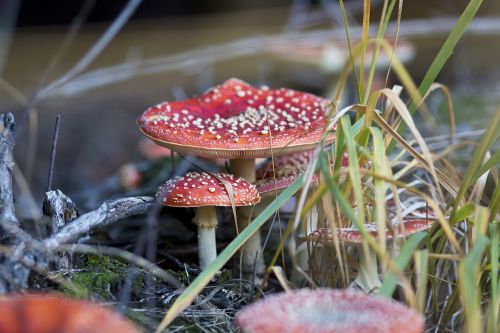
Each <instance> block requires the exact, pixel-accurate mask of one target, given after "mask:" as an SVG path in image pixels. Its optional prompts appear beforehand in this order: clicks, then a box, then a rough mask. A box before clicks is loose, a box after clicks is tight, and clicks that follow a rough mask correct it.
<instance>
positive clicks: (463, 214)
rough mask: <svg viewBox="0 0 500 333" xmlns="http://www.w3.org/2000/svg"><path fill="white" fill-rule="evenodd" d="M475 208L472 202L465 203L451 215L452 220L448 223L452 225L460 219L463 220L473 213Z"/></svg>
mask: <svg viewBox="0 0 500 333" xmlns="http://www.w3.org/2000/svg"><path fill="white" fill-rule="evenodd" d="M475 208H476V206H475V205H474V203H472V202H469V203H467V204H465V205H464V206H463V207H461V208H460V209H459V210H457V212H456V214H455V216H454V217H453V220H450V224H452V225H454V224H456V223H458V222H460V221H463V220H465V219H466V218H469V217H470V216H471V215H472V214H473V213H474V209H475Z"/></svg>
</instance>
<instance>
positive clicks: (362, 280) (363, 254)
mask: <svg viewBox="0 0 500 333" xmlns="http://www.w3.org/2000/svg"><path fill="white" fill-rule="evenodd" d="M358 250H359V251H358V252H359V272H358V276H357V277H356V279H355V280H354V283H355V284H357V285H358V286H359V287H361V289H363V291H364V292H366V293H371V292H373V291H374V290H377V289H379V288H380V286H381V285H382V283H381V282H380V278H379V276H378V266H377V255H376V254H375V252H373V251H371V250H370V249H369V248H368V246H360V247H359V248H358Z"/></svg>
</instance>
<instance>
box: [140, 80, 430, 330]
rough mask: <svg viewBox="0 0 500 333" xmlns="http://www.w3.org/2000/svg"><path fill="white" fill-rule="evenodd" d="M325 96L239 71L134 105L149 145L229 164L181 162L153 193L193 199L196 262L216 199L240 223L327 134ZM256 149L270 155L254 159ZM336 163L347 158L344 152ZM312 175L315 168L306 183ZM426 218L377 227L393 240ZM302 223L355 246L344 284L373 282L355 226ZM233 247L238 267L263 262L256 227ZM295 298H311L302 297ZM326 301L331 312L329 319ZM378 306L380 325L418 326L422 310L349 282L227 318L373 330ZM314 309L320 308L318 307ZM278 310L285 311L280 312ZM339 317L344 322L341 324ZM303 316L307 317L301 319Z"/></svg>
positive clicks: (186, 201) (248, 326)
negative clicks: (212, 167) (261, 83)
mask: <svg viewBox="0 0 500 333" xmlns="http://www.w3.org/2000/svg"><path fill="white" fill-rule="evenodd" d="M327 105H328V101H327V100H325V99H323V98H321V97H318V96H315V95H312V94H308V93H303V92H299V91H294V90H291V89H284V88H282V89H276V90H273V89H269V88H267V87H263V88H260V89H259V88H255V87H252V86H250V85H248V84H247V83H245V82H243V81H241V80H238V79H230V80H228V81H226V82H224V83H223V84H222V85H220V86H217V87H215V88H212V89H210V90H208V91H207V92H205V93H204V94H202V95H201V96H199V97H197V98H192V99H189V100H184V101H176V102H164V103H161V104H158V105H156V106H153V107H151V108H149V109H147V110H146V111H145V112H144V113H143V114H142V115H141V117H140V118H139V119H138V124H139V128H140V130H141V131H142V132H143V133H144V134H145V135H146V136H147V137H149V138H150V139H152V140H153V141H154V142H155V143H157V144H158V145H161V146H163V147H166V148H169V149H171V150H172V151H175V152H177V153H179V154H189V155H197V156H199V157H203V158H209V159H214V160H215V159H227V160H229V161H230V170H231V172H232V174H225V173H207V172H190V173H188V174H186V175H184V176H182V177H176V178H174V179H171V180H169V181H167V182H166V183H165V184H164V185H163V186H162V187H161V188H160V189H159V191H158V194H157V195H158V197H159V199H160V201H161V202H162V203H163V204H164V205H166V206H172V207H196V208H197V211H196V215H195V218H194V221H193V222H194V223H196V225H197V226H198V249H199V263H200V266H201V268H202V269H204V268H206V267H207V266H208V265H209V264H210V263H211V262H212V261H213V260H215V258H216V256H217V252H216V244H215V228H216V226H217V215H216V212H215V207H216V206H233V207H236V217H237V226H238V229H239V230H240V231H241V230H243V229H244V228H245V227H247V225H248V224H249V223H250V221H251V219H252V215H253V214H254V211H259V208H258V207H257V209H255V207H254V206H255V205H257V204H258V203H259V202H260V201H261V198H262V199H264V200H265V199H266V198H269V197H270V194H272V195H273V197H274V196H275V195H276V194H277V193H278V192H279V191H281V190H283V189H285V188H286V187H287V186H289V185H290V184H291V183H292V182H294V181H295V180H296V179H297V178H298V177H299V175H300V174H301V173H302V172H303V171H304V170H305V169H306V167H307V165H308V164H309V163H310V161H311V158H312V156H313V154H312V149H313V148H314V147H315V146H316V145H317V144H318V142H319V141H320V140H321V138H322V137H323V136H325V137H326V143H330V142H333V141H334V138H335V134H334V132H333V131H332V132H329V133H326V135H325V128H326V126H325V125H326V121H327V119H326V115H327ZM257 158H268V159H269V158H272V159H270V160H269V162H265V163H262V164H260V166H259V167H258V168H257V167H256V163H255V160H256V159H257ZM342 165H343V166H347V156H345V157H344V159H343V161H342ZM317 181H318V178H317V177H316V176H314V177H313V178H312V183H313V184H314V183H317ZM431 224H432V221H430V220H427V219H425V220H408V221H404V222H403V223H400V224H399V225H395V226H392V230H391V231H385V238H386V239H387V241H392V240H393V239H394V238H401V237H407V236H409V235H411V234H413V233H415V232H418V231H422V230H426V229H428V228H429V227H430V226H431ZM366 227H367V229H368V231H369V233H370V234H371V235H372V236H373V237H377V236H378V234H379V232H377V230H376V224H371V225H367V226H366ZM303 229H304V232H303V234H301V235H300V236H301V238H302V239H303V240H306V241H309V242H315V243H318V244H320V245H322V246H329V245H331V244H332V243H334V242H337V241H338V242H341V243H344V244H346V245H350V246H354V247H357V248H358V253H359V261H360V262H359V270H358V274H357V277H356V279H355V280H354V282H353V284H354V285H355V286H356V289H362V290H363V291H364V292H365V293H370V292H373V291H374V290H376V289H377V288H378V287H380V284H381V283H380V279H379V276H378V268H377V258H376V256H375V255H374V254H373V252H370V251H366V249H364V248H363V247H362V246H361V245H362V237H361V234H360V232H359V231H358V230H356V229H353V228H330V227H323V228H322V227H321V226H320V225H319V224H317V223H312V224H310V225H308V226H306V227H304V228H303ZM242 251H243V253H242V267H241V269H242V272H243V274H244V276H247V277H248V276H252V274H255V273H257V274H259V273H262V272H263V271H264V268H265V264H264V260H263V256H262V247H261V239H260V235H259V234H258V233H257V234H256V235H254V236H253V237H252V238H251V239H249V240H248V242H247V243H246V244H245V245H244V247H243V250H242ZM299 257H300V254H297V262H298V265H299V268H300V269H302V270H305V271H307V270H308V259H309V258H307V257H306V258H305V259H304V260H299ZM292 281H293V276H292ZM304 300H310V302H305V303H304ZM307 306H310V307H311V309H310V310H311V312H309V311H303V308H304V307H307ZM332 307H333V308H335V309H336V311H338V316H339V317H338V318H333V319H335V320H333V321H332V317H331V314H332V310H331V309H332ZM382 308H387V309H388V311H392V312H391V313H393V314H394V313H398V316H399V317H398V318H397V319H396V320H392V321H391V320H385V319H384V320H385V321H384V323H385V324H384V325H385V326H384V327H385V328H384V329H383V330H381V332H382V331H383V332H399V331H400V330H401V328H402V327H404V323H405V322H406V320H407V319H408V320H410V319H411V320H413V322H414V323H415V324H414V325H415V330H414V332H421V331H422V329H423V319H422V318H421V316H419V315H418V314H416V313H414V312H413V311H411V310H408V309H406V308H404V307H403V306H402V305H399V304H393V303H392V302H389V301H387V300H382V299H380V298H377V297H375V298H374V297H373V296H370V295H365V294H363V293H359V292H355V291H352V290H350V291H345V292H342V291H335V290H318V291H310V290H302V291H299V292H293V293H290V294H286V295H277V296H272V297H270V298H268V299H266V300H263V301H259V302H256V303H255V304H254V305H252V306H250V307H248V308H247V309H246V310H244V311H243V312H241V313H240V314H239V315H238V317H237V321H236V322H237V324H238V325H239V326H240V327H241V328H242V330H243V331H244V332H276V331H283V332H339V331H342V332H368V331H369V332H378V331H379V330H377V329H375V328H374V326H373V325H368V322H369V320H368V317H370V316H375V317H377V318H379V319H380V318H386V317H387V315H383V313H384V312H383V311H382V310H381V309H382ZM360 310H361V311H360ZM318 311H319V312H318ZM384 311H385V310H384ZM272 313H274V314H272ZM311 313H313V314H314V315H312V314H311ZM318 313H319V315H318ZM322 313H323V314H328V315H329V317H327V318H326V319H325V318H324V317H321V314H322ZM362 313H364V314H362ZM260 314H261V315H260ZM287 314H290V315H291V316H290V317H285V316H286V315H287ZM297 314H298V315H297ZM282 316H283V318H286V319H284V320H280V321H278V324H276V321H273V320H269V321H266V320H264V319H265V318H271V317H279V318H281V317H282ZM349 316H352V317H355V318H356V319H357V320H358V322H359V325H360V326H357V328H355V329H354V330H350V329H351V328H352V327H354V326H352V320H351V319H350V317H349ZM334 317H335V316H334ZM348 317H349V322H350V324H349V325H350V326H349V327H347V326H345V323H346V322H347V321H346V318H348ZM256 318H257V319H258V320H257V319H256ZM259 318H260V319H259ZM311 323H312V325H313V326H307V325H310V324H311ZM339 323H340V324H339ZM284 325H285V326H284ZM286 325H288V326H286ZM304 325H305V326H304ZM314 325H316V326H314ZM325 325H326V326H325ZM329 325H330V326H329ZM339 325H340V326H339ZM311 327H312V328H311ZM407 328H408V327H406V329H407ZM407 331H408V332H410V330H407ZM411 332H413V330H411Z"/></svg>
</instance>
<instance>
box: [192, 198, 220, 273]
mask: <svg viewBox="0 0 500 333" xmlns="http://www.w3.org/2000/svg"><path fill="white" fill-rule="evenodd" d="M193 222H194V223H195V224H196V225H197V226H198V258H199V264H200V268H201V269H202V270H204V269H205V268H206V267H207V266H208V265H210V264H211V263H212V262H213V261H214V260H215V258H217V245H216V239H215V229H216V228H217V214H216V213H215V207H212V206H205V207H198V208H197V209H196V215H195V217H194V220H193Z"/></svg>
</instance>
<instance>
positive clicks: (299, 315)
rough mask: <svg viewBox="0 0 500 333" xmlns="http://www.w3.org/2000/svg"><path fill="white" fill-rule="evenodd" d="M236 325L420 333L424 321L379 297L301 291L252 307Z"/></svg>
mask: <svg viewBox="0 0 500 333" xmlns="http://www.w3.org/2000/svg"><path fill="white" fill-rule="evenodd" d="M236 325H237V326H238V327H239V328H240V329H241V331H242V332H244V333H257V332H258V333H274V332H280V333H399V332H405V333H421V332H423V331H424V318H423V317H422V316H421V315H420V314H418V313H417V312H415V311H414V310H412V309H410V308H407V307H406V306H404V305H403V304H400V303H397V302H394V301H391V300H388V299H386V298H382V297H379V296H374V295H366V294H363V293H361V292H357V291H353V290H335V289H317V290H310V289H301V290H299V291H293V292H289V293H280V294H275V295H272V296H269V297H267V298H265V299H262V300H260V301H257V302H255V303H253V304H251V305H250V306H248V307H246V308H245V309H243V310H242V311H240V312H239V313H238V314H237V315H236Z"/></svg>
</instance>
